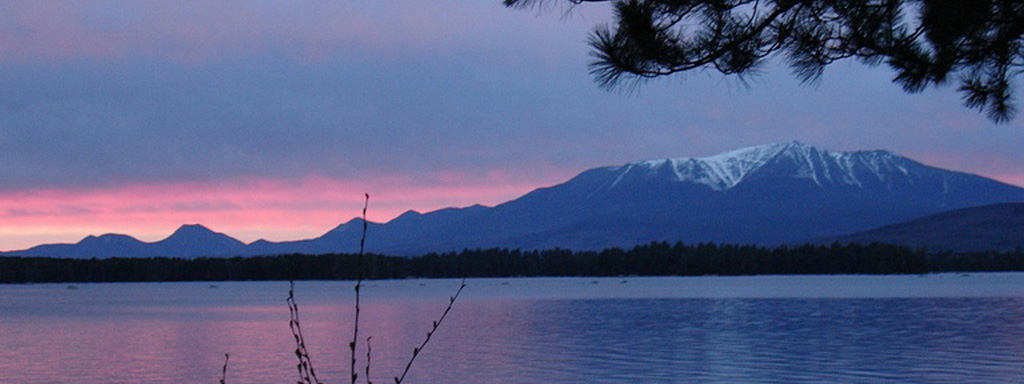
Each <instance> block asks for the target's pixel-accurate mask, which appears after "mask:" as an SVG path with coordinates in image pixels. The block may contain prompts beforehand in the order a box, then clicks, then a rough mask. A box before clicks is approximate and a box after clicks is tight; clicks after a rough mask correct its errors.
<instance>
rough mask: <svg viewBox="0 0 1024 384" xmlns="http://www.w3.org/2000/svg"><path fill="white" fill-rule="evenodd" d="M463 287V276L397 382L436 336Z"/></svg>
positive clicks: (464, 280)
mask: <svg viewBox="0 0 1024 384" xmlns="http://www.w3.org/2000/svg"><path fill="white" fill-rule="evenodd" d="M463 288H466V278H465V277H463V278H462V283H461V284H459V290H458V291H455V295H453V296H452V297H449V298H448V307H446V308H445V309H444V313H442V314H441V317H440V318H438V319H437V320H436V321H434V323H433V324H432V327H431V328H430V331H428V332H427V338H426V339H424V340H423V343H420V346H419V347H416V348H413V349H412V357H410V358H409V362H408V363H406V364H405V370H404V371H402V376H401V377H395V384H401V383H402V381H403V380H405V375H406V374H408V373H409V368H411V367H412V363H413V361H415V360H416V356H419V355H420V352H422V351H423V348H424V347H426V346H427V343H429V342H430V338H431V337H432V336H434V332H437V328H438V327H440V326H441V322H443V321H444V319H445V318H446V317H448V312H451V311H452V305H455V300H457V299H458V298H459V294H461V293H462V289H463Z"/></svg>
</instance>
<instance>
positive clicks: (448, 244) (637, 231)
mask: <svg viewBox="0 0 1024 384" xmlns="http://www.w3.org/2000/svg"><path fill="white" fill-rule="evenodd" d="M1003 202H1024V188H1020V187H1016V186H1013V185H1009V184H1005V183H1001V182H998V181H995V180H992V179H988V178H984V177H981V176H977V175H973V174H968V173H963V172H955V171H949V170H944V169H939V168H935V167H931V166H927V165H924V164H922V163H919V162H917V161H914V160H911V159H908V158H906V157H903V156H899V155H896V154H893V153H891V152H888V151H882V150H872V151H856V152H839V151H829V150H823V149H818V148H815V147H812V146H810V145H806V144H803V143H798V142H792V143H780V144H769V145H762V146H756V147H750V148H744V149H739V150H735V151H730V152H726V153H722V154H718V155H714V156H709V157H701V158H675V159H660V160H648V161H640V162H634V163H629V164H623V165H618V166H609V167H600V168H594V169H590V170H587V171H584V172H582V173H580V174H579V175H577V176H576V177H573V178H572V179H570V180H568V181H566V182H564V183H561V184H558V185H554V186H550V187H545V188H539V189H536V190H534V191H531V192H529V193H527V194H525V195H523V196H522V197H519V198H517V199H514V200H511V201H508V202H505V203H502V204H499V205H496V206H493V207H486V206H481V205H474V206H470V207H465V208H446V209H441V210H437V211H433V212H428V213H419V212H415V211H408V212H406V213H404V214H402V215H401V216H399V217H396V218H395V219H393V220H391V221H389V222H387V223H368V225H369V230H368V235H367V236H368V239H367V246H366V249H367V251H369V252H375V253H383V254H392V255H420V254H424V253H428V252H448V251H459V250H462V249H467V248H468V249H472V248H492V247H504V248H521V249H544V248H556V247H559V248H568V249H603V248H609V247H631V246H634V245H637V244H644V243H649V242H651V241H669V242H676V241H682V242H685V243H699V242H716V243H739V244H760V245H779V244H789V243H797V242H802V241H808V240H809V239H822V238H828V237H834V236H840V235H843V234H849V233H856V232H860V231H867V230H871V229H874V228H878V227H882V226H886V225H892V224H895V223H900V222H904V221H908V220H912V219H916V218H920V217H923V216H926V215H931V214H936V213H939V212H944V211H949V210H955V209H961V208H967V207H975V206H981V205H987V204H995V203H1003ZM362 225H363V223H362V220H361V219H358V218H357V219H353V220H351V221H349V222H347V223H344V224H342V225H339V226H338V227H336V228H334V229H332V230H330V231H328V232H327V233H325V234H324V235H322V236H320V237H317V238H314V239H308V240H299V241H285V242H271V241H266V240H257V241H255V242H253V243H250V244H244V243H242V242H240V241H238V240H235V239H233V238H231V237H229V236H227V235H224V234H221V233H216V232H213V231H211V230H209V229H207V228H205V227H202V226H200V225H186V226H182V227H181V228H180V229H178V230H177V231H176V232H175V233H174V234H173V235H171V236H170V237H168V238H167V239H164V240H161V241H157V242H153V243H144V242H141V241H138V240H136V239H134V238H131V237H129V236H125V235H113V234H108V235H103V236H99V237H94V236H89V237H86V238H85V239H83V240H82V241H80V242H78V243H76V244H48V245H41V246H37V247H33V248H31V249H28V250H24V251H14V252H8V253H6V255H18V256H56V257H109V256H127V257H139V256H171V257H196V256H229V255H274V254H287V253H303V254H322V253H332V252H356V251H358V247H359V237H360V235H361V231H362Z"/></svg>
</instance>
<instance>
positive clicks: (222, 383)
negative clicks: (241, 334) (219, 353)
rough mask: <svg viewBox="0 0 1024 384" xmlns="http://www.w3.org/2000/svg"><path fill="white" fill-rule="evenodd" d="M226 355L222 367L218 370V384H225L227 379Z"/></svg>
mask: <svg viewBox="0 0 1024 384" xmlns="http://www.w3.org/2000/svg"><path fill="white" fill-rule="evenodd" d="M228 358H229V356H228V354H226V353H225V354H224V367H223V368H221V370H220V384H227V378H228Z"/></svg>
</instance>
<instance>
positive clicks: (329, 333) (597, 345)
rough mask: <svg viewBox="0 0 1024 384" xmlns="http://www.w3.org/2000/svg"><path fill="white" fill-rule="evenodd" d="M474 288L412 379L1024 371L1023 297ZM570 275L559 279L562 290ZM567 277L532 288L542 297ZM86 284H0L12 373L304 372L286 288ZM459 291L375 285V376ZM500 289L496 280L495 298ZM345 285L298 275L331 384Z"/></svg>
mask: <svg viewBox="0 0 1024 384" xmlns="http://www.w3.org/2000/svg"><path fill="white" fill-rule="evenodd" d="M905 278H906V279H916V277H905ZM667 281H668V282H667V283H663V284H670V283H671V280H667ZM607 282H608V281H607V280H603V281H602V283H607ZM1021 282H1024V277H1022V278H1021ZM475 283H476V285H475V286H474V282H472V281H471V282H470V287H469V288H467V289H469V291H467V292H474V291H473V289H474V287H475V288H476V289H477V290H476V294H475V295H467V296H466V299H465V300H461V299H460V301H459V302H458V303H456V306H455V309H454V312H453V314H452V316H451V317H450V318H449V319H448V320H447V321H446V323H445V324H443V325H442V328H441V330H440V331H439V332H438V333H437V335H436V337H435V339H434V341H432V342H431V344H430V345H428V347H427V349H426V350H425V351H424V352H423V354H422V355H420V357H419V359H418V360H417V365H416V366H414V368H413V371H412V372H411V373H410V375H409V377H408V379H407V382H409V383H441V384H443V383H524V384H525V383H539V382H559V383H624V382H635V383H822V382H829V383H950V382H957V383H993V382H1019V381H1020V379H1019V378H1020V377H1024V345H1022V341H1021V337H1020V336H1021V335H1024V298H1021V297H1016V296H1003V297H986V296H980V297H908V298H899V297H888V298H885V297H882V298H870V297H869V298H851V297H846V296H844V297H790V298H758V297H733V298H728V297H706V298H693V297H670V298H657V297H652V298H643V297H638V296H639V295H634V294H633V293H629V294H628V295H625V296H628V297H595V296H594V295H589V294H588V295H579V296H580V297H573V295H563V296H561V297H555V298H551V297H549V296H545V297H547V298H542V299H533V298H528V297H525V296H530V295H531V294H529V292H527V293H528V294H525V295H508V294H505V293H502V292H504V291H501V289H503V288H502V287H504V286H503V285H499V284H495V285H494V287H491V288H488V286H487V284H489V282H486V281H477V282H475ZM518 283H524V282H523V281H519V282H518ZM527 283H535V284H536V283H537V282H536V281H528V282H527ZM575 283H576V282H574V281H569V280H566V281H561V284H564V285H565V286H564V287H563V288H564V290H569V289H570V288H571V287H572V286H571V284H575ZM420 284H423V286H421V285H420ZM558 284H559V281H554V282H552V281H544V282H543V284H538V285H540V286H542V287H543V289H544V290H545V292H546V290H547V289H551V288H552V287H554V288H558V287H559V285H558ZM651 284H653V283H651ZM687 284H691V285H692V284H697V283H695V282H694V281H692V280H689V281H687ZM513 285H514V284H513ZM78 287H79V289H77V290H67V289H66V287H64V286H5V287H0V290H2V291H3V292H0V293H3V295H2V296H0V297H2V298H0V313H2V314H3V316H2V317H0V332H2V333H0V382H5V383H6V382H12V383H13V382H31V383H68V382H75V383H84V384H94V383H96V384H98V383H104V384H106V383H142V382H146V383H184V382H190V383H202V382H206V383H216V382H217V380H218V379H219V375H220V366H221V364H222V362H223V353H225V352H230V353H231V356H232V357H231V365H230V366H229V370H228V379H229V380H228V381H229V382H230V383H286V382H294V381H295V379H296V376H297V375H296V373H295V369H294V364H295V361H294V355H293V354H292V351H293V348H294V347H293V345H292V341H291V335H290V332H289V331H288V327H287V321H288V312H287V307H285V305H284V297H285V295H286V292H287V283H281V282H273V283H219V284H218V287H219V288H218V289H216V290H211V289H209V288H208V284H177V285H175V284H135V285H124V284H121V285H119V284H82V285H78ZM456 287H457V285H455V283H452V282H451V281H425V282H373V285H371V286H368V287H367V288H366V292H367V295H366V297H365V305H364V307H363V310H364V312H363V316H364V317H363V319H364V320H365V323H364V325H363V327H362V329H361V331H362V334H363V335H364V336H369V335H372V336H373V351H374V363H373V366H372V373H371V374H372V377H373V379H374V381H375V382H391V377H392V376H394V375H397V374H399V373H400V372H401V369H402V368H403V366H404V363H405V361H406V360H407V359H408V358H409V356H410V355H411V353H412V348H413V346H415V345H418V344H419V342H421V341H422V340H423V337H425V333H426V331H427V330H428V329H429V327H430V323H431V321H432V320H434V319H436V318H437V316H439V315H440V313H441V311H443V309H444V305H445V304H446V300H447V297H448V295H450V294H451V293H453V292H454V289H455V288H456ZM511 288H514V289H521V288H522V287H519V288H516V287H511ZM662 288H663V289H664V290H665V291H668V290H670V287H669V288H666V287H662ZM492 289H494V291H493V292H497V293H494V294H491V293H487V292H492V291H491V290H492ZM350 290H351V287H350V286H349V285H348V284H347V283H343V282H314V283H300V284H299V285H298V287H297V293H296V296H297V299H298V301H299V305H300V311H301V316H302V320H303V324H302V326H303V331H304V333H305V336H306V339H307V340H308V345H307V347H308V348H309V350H310V353H311V354H312V356H313V361H314V363H315V364H317V371H318V375H319V376H320V378H321V379H323V380H324V381H325V382H330V383H338V382H347V381H348V380H347V375H348V363H347V362H348V341H349V338H350V337H351V326H350V321H351V316H352V308H350V304H351V300H350V299H351V296H350V294H349V292H350ZM527 291H529V290H527ZM538 296H543V295H538ZM363 341H364V340H360V343H361V345H365V344H364V343H363ZM364 352H365V350H364V351H363V352H361V353H364ZM360 358H361V359H362V356H361V357H360ZM360 370H362V363H360Z"/></svg>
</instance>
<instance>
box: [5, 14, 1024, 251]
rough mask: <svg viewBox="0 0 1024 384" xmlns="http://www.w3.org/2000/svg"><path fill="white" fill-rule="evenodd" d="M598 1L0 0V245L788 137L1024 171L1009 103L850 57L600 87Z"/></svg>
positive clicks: (508, 187)
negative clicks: (511, 5) (905, 81)
mask: <svg viewBox="0 0 1024 384" xmlns="http://www.w3.org/2000/svg"><path fill="white" fill-rule="evenodd" d="M609 21H610V11H609V9H608V7H607V6H606V5H604V4H598V5H588V6H581V7H575V8H569V7H565V6H563V7H549V8H547V9H532V10H515V9H508V8H505V7H503V6H502V5H501V1H500V0H437V1H429V2H427V1H391V0H345V1H338V0H329V1H320V0H299V1H296V0H287V1H286V0H280V1H277V0H218V1H205V0H202V1H199V0H183V1H172V2H169V1H162V0H159V1H158V0H121V1H119V0H94V1H76V0H57V1H49V0H33V1H19V0H0V250H14V249H23V248H27V247H30V246H32V245H36V244H40V243H54V242H77V241H78V240H80V239H81V238H83V237H85V236H87V235H90V234H94V235H99V234H104V233H125V234H130V235H133V236H135V237H137V238H139V239H141V240H144V241H155V240H159V239H161V238H164V237H166V236H168V235H170V234H171V233H172V232H173V231H174V230H175V229H176V228H177V227H178V226H180V225H182V224H196V223H199V224H203V225H205V226H207V227H209V228H211V229H213V230H215V231H218V232H223V233H226V234H228V235H231V236H233V237H236V238H238V239H240V240H242V241H245V242H251V241H254V240H257V239H260V238H265V239H268V240H275V241H281V240H296V239H303V238H311V237H316V236H319V235H321V234H323V233H325V232H327V231H328V230H330V229H331V228H333V227H335V226H337V225H338V224H341V223H343V222H346V221H348V220H349V219H351V218H353V217H356V216H358V215H359V214H360V211H361V209H362V204H363V194H364V193H369V194H370V196H371V200H370V208H369V212H368V216H369V219H370V220H373V221H387V220H389V219H391V218H393V217H396V216H398V215H399V214H401V213H402V212H404V211H407V210H416V211H419V212H428V211H432V210H436V209H439V208H443V207H448V206H457V207H461V206H468V205H472V204H484V205H495V204H499V203H502V202H504V201H507V200H511V199H514V198H516V197H518V196H521V195H523V194H525V193H527V192H529V191H531V190H533V189H535V188H538V187H543V186H550V185H554V184H558V183H560V182H563V181H565V180H568V179H569V178H571V177H572V176H574V175H576V174H577V173H579V172H581V171H583V170H586V169H589V168H594V167H599V166H606V165H616V164H622V163H626V162H631V161H639V160H646V159H659V158H677V157H701V156H709V155H713V154H716V153H720V152H724V151H728V150H733V149H738V148H743V147H747V146H753V145H760V144H768V143H776V142H789V141H800V142H804V143H808V144H811V145H814V146H817V147H819V148H823V149H831V150H841V151H852V150H862V149H886V150H890V151H892V152H895V153H898V154H901V155H904V156H908V157H910V158H913V159H915V160H918V161H921V162H923V163H925V164H929V165H932V166H937V167H941V168H946V169H952V170H957V171H963V172H969V173H974V174H979V175H983V176H986V177H991V178H995V179H998V180H1000V181H1003V182H1006V183H1010V184H1015V185H1021V186H1024V150H1021V148H1022V146H1024V117H1020V118H1017V119H1016V120H1014V121H1012V122H1010V123H1009V124H1001V125H997V124H994V123H992V122H991V121H989V120H988V119H987V118H986V117H985V116H984V114H981V113H978V112H977V111H974V110H968V109H966V108H964V107H963V106H962V104H961V99H960V95H959V94H957V93H956V92H955V89H954V87H952V86H946V87H940V88H937V89H930V90H928V91H926V92H924V93H920V94H912V95H908V94H905V93H904V92H902V91H901V90H900V88H899V87H898V86H896V85H893V84H892V83H891V81H890V80H891V77H892V75H893V74H892V72H891V71H889V70H888V69H886V68H884V67H867V66H864V65H862V64H859V63H856V62H839V63H836V64H833V65H832V66H830V67H829V68H828V69H827V70H826V71H825V74H824V77H823V78H822V79H821V81H820V82H819V83H817V84H814V85H802V84H801V83H800V82H799V81H798V80H797V79H796V78H794V77H793V76H792V75H791V72H790V70H789V69H788V68H787V67H786V66H785V65H784V64H782V63H769V64H767V65H765V66H764V67H763V68H761V70H760V72H759V74H758V75H757V76H755V77H753V78H750V79H748V80H747V81H746V82H743V81H740V80H738V79H736V78H728V77H723V76H721V75H719V74H717V73H715V72H711V71H698V72H694V73H686V74H682V75H679V76H674V77H670V78H663V79H659V80H658V81H654V82H650V83H648V84H645V85H643V86H641V87H639V88H637V89H633V90H615V91H607V90H603V89H601V88H599V87H598V86H597V85H596V84H595V83H594V81H593V79H592V78H591V77H590V76H589V74H588V72H587V64H588V63H589V61H590V60H591V57H590V49H589V47H588V46H587V45H586V41H587V38H588V34H589V33H590V32H591V30H592V29H593V28H594V26H596V25H599V24H604V23H607V22H609Z"/></svg>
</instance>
